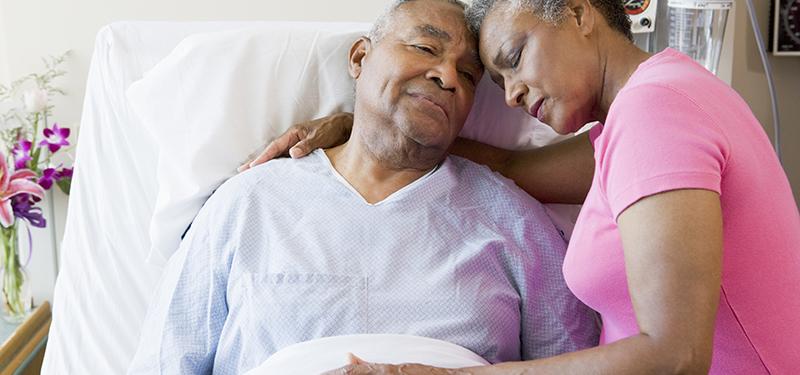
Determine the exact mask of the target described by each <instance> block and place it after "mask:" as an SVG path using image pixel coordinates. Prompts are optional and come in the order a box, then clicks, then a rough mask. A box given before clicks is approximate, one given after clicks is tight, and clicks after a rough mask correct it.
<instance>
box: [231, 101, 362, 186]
mask: <svg viewBox="0 0 800 375" xmlns="http://www.w3.org/2000/svg"><path fill="white" fill-rule="evenodd" d="M352 128H353V114H352V113H347V112H342V113H337V114H334V115H331V116H328V117H323V118H319V119H316V120H312V121H309V122H305V123H302V124H297V125H294V126H292V127H291V128H289V130H287V131H286V132H285V133H283V134H281V136H279V137H278V138H275V139H274V140H273V141H272V142H270V143H269V145H267V147H266V148H265V149H264V151H262V152H261V154H260V155H258V156H257V157H256V158H255V159H253V160H250V161H248V162H247V163H244V164H242V165H241V166H240V167H239V168H238V169H237V170H238V171H239V172H243V171H246V170H248V169H250V168H252V167H255V166H256V165H259V164H262V163H266V162H267V161H270V160H272V159H275V158H277V157H280V156H287V155H288V156H291V157H292V158H293V159H297V158H301V157H303V156H306V155H308V154H309V153H311V151H314V150H316V149H318V148H328V147H333V146H338V145H340V144H342V143H344V142H346V141H347V139H348V138H350V130H351V129H352Z"/></svg>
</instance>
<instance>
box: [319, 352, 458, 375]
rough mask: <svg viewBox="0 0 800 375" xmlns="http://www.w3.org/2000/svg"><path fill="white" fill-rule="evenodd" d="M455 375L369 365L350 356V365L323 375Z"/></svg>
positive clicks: (453, 373)
mask: <svg viewBox="0 0 800 375" xmlns="http://www.w3.org/2000/svg"><path fill="white" fill-rule="evenodd" d="M362 374H370V375H373V374H375V375H457V374H458V371H457V370H452V369H443V368H438V367H431V366H425V365H419V364H402V365H383V364H377V363H369V362H367V361H364V360H363V359H361V358H358V357H356V356H355V355H353V354H352V353H351V354H350V364H349V365H347V366H344V367H341V368H338V369H336V370H331V371H328V372H326V373H324V374H323V375H362Z"/></svg>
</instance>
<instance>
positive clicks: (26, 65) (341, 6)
mask: <svg viewBox="0 0 800 375" xmlns="http://www.w3.org/2000/svg"><path fill="white" fill-rule="evenodd" d="M661 1H662V2H666V0H661ZM467 2H468V1H467ZM634 2H635V1H634ZM753 2H754V4H755V10H756V18H757V19H758V21H759V22H760V27H761V29H762V30H761V35H762V37H763V38H764V40H765V41H768V40H769V38H771V37H772V30H769V28H770V27H771V22H770V19H771V17H773V13H772V10H771V4H770V3H771V2H780V4H784V3H791V2H794V4H795V6H798V4H800V3H798V1H796V0H778V1H776V0H754V1H753ZM385 5H386V1H373V0H336V1H330V0H302V1H280V0H261V1H254V0H227V1H219V0H136V1H133V0H24V1H20V0H0V83H3V84H8V82H10V81H12V80H13V79H15V78H18V77H20V76H23V75H25V74H28V73H31V72H36V71H40V70H41V69H42V68H43V64H42V60H41V59H42V58H43V57H47V56H57V55H60V54H61V53H63V52H65V51H67V50H69V51H71V52H70V54H69V56H68V58H67V60H66V61H65V62H64V64H63V66H62V67H63V68H64V69H65V70H66V72H67V74H66V75H65V76H64V77H63V78H60V79H59V80H58V81H57V85H58V86H59V87H61V88H63V89H64V90H65V92H66V95H64V96H61V97H56V98H55V99H54V101H53V102H52V103H51V104H53V105H54V112H53V116H52V118H54V119H56V121H57V122H58V123H59V124H60V125H61V126H62V127H63V126H68V127H70V128H71V129H72V131H73V135H72V136H71V137H70V140H71V142H73V143H77V140H78V134H79V133H80V131H81V120H82V119H81V116H82V108H83V104H84V95H85V92H86V86H87V83H86V81H87V76H88V75H89V71H90V62H91V59H92V55H93V51H94V49H95V42H96V35H97V33H98V31H99V30H101V29H102V28H103V27H104V26H105V25H108V24H111V23H114V22H118V21H126V20H137V21H265V20H266V21H273V20H275V21H325V22H331V21H333V22H339V21H347V22H350V21H353V22H370V21H371V20H373V19H375V17H376V16H378V15H379V13H380V12H381V11H382V10H383V9H384V7H385ZM795 14H798V12H795ZM794 21H795V23H797V21H798V20H797V19H795V20H794ZM659 22H666V21H664V20H661V21H659ZM796 27H798V29H800V26H796ZM768 59H769V62H770V64H771V66H772V74H773V76H774V82H775V92H776V93H777V99H778V103H777V104H778V111H779V115H780V120H781V124H782V126H781V131H782V134H781V148H782V162H783V165H784V168H785V170H786V173H787V175H788V177H789V180H790V183H791V185H792V187H793V189H794V196H795V200H796V201H800V105H798V104H800V56H775V55H774V54H772V53H769V54H768ZM717 75H718V76H719V77H720V78H721V79H722V80H724V81H725V82H727V83H729V84H730V85H731V86H732V87H733V88H734V89H735V90H736V91H737V92H738V93H739V94H740V95H741V96H742V97H743V98H744V99H745V100H746V101H747V103H748V104H749V105H750V107H751V108H752V110H753V112H754V113H755V115H756V116H757V117H758V119H759V120H760V122H761V123H762V124H763V126H764V128H765V131H766V133H767V134H768V135H770V137H772V135H773V134H774V129H773V115H772V109H771V102H770V95H769V90H768V84H767V79H766V75H765V69H764V67H763V65H762V61H761V59H760V56H759V50H758V46H757V44H756V40H755V38H754V34H753V30H752V28H751V24H750V19H749V16H748V12H747V5H746V2H745V0H735V1H734V6H733V8H732V9H731V10H730V12H729V14H728V22H727V24H726V27H725V34H724V42H723V46H722V51H721V56H720V59H719V66H718V69H717ZM77 147H81V146H80V144H78V146H77ZM69 152H71V153H73V154H74V149H72V150H70V151H69ZM68 159H69V158H67V160H68ZM101 178H102V177H101ZM50 202H52V204H50ZM43 207H44V208H45V209H44V212H45V216H46V218H47V220H48V225H47V227H46V228H42V229H39V228H33V229H32V235H33V239H32V241H33V244H34V245H33V256H32V258H31V261H30V264H29V266H28V269H29V274H30V278H31V280H32V296H33V300H34V302H35V304H40V303H41V302H43V301H52V300H53V292H54V285H55V281H56V275H57V273H58V272H59V268H60V263H61V262H59V260H60V257H62V255H61V253H60V244H61V241H62V238H63V235H64V228H65V221H66V218H67V211H68V209H69V197H68V196H67V195H65V194H63V193H62V192H60V191H58V190H56V189H54V190H53V191H52V193H50V194H49V195H48V196H47V197H46V204H44V205H43ZM84 229H85V230H87V231H91V230H92V228H84ZM63 256H69V254H65V255H63ZM0 341H3V340H0Z"/></svg>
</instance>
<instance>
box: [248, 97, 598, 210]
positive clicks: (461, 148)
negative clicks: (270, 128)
mask: <svg viewBox="0 0 800 375" xmlns="http://www.w3.org/2000/svg"><path fill="white" fill-rule="evenodd" d="M352 126H353V114H352V113H346V112H342V113H337V114H334V115H331V116H328V117H323V118H320V119H316V120H313V121H309V122H306V123H302V124H297V125H295V126H292V127H291V128H289V129H288V130H287V131H286V132H285V133H283V134H282V135H280V136H279V137H278V138H276V139H274V140H273V141H272V142H270V143H269V145H267V147H266V148H265V149H264V151H262V152H261V154H260V155H258V156H257V157H256V158H255V159H253V160H251V161H249V162H247V163H245V164H243V165H242V166H240V167H239V171H240V172H242V171H245V170H247V169H249V168H252V167H254V166H256V165H258V164H261V163H265V162H267V161H269V160H271V159H274V158H277V157H279V156H285V155H291V157H293V158H299V157H303V156H305V155H308V154H309V153H310V152H311V151H314V150H315V149H317V148H328V147H333V146H337V145H340V144H342V143H344V142H345V141H347V138H349V137H350V130H351V129H352ZM450 152H451V153H452V154H455V155H458V156H462V157H465V158H467V159H470V160H472V161H474V162H476V163H479V164H485V165H488V166H489V167H490V168H492V169H493V170H495V171H497V172H499V173H501V174H503V175H504V176H506V177H508V178H510V179H512V180H514V182H516V183H517V185H519V186H520V187H521V188H522V189H524V190H525V191H527V192H528V194H530V195H532V196H533V197H534V198H536V199H538V200H539V201H541V202H545V203H575V204H578V203H583V201H584V199H585V198H586V195H587V194H588V193H589V187H590V186H591V184H592V176H593V174H594V156H593V153H594V150H593V148H592V144H591V142H589V135H588V132H587V133H583V134H580V135H577V136H575V137H573V138H570V139H567V140H564V141H562V142H559V143H556V144H553V145H549V146H545V147H540V148H537V149H534V150H528V151H509V150H504V149H501V148H497V147H492V146H489V145H486V144H483V143H480V142H476V141H471V140H468V139H464V138H458V139H456V140H455V142H454V143H453V144H452V145H451V148H450Z"/></svg>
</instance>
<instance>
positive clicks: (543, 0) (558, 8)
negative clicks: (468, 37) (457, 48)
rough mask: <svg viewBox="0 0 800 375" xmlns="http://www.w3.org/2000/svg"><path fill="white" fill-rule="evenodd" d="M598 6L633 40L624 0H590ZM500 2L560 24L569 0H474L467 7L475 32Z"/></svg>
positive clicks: (610, 20)
mask: <svg viewBox="0 0 800 375" xmlns="http://www.w3.org/2000/svg"><path fill="white" fill-rule="evenodd" d="M589 1H590V2H591V3H592V5H593V6H594V7H595V8H597V9H598V10H599V11H600V13H601V14H602V15H603V17H604V18H605V19H606V22H608V25H609V26H611V28H612V29H614V30H616V31H618V32H620V33H622V35H625V37H627V38H628V39H629V40H633V34H632V33H631V20H630V18H628V14H627V13H625V8H624V7H623V4H622V0H589ZM499 4H508V5H510V6H511V9H519V10H527V11H531V12H533V14H535V15H537V16H538V17H539V18H541V19H542V20H544V21H545V22H549V23H552V24H558V23H560V22H561V21H563V20H564V15H565V10H566V9H567V6H568V4H569V0H474V1H473V2H472V4H470V6H469V7H468V8H467V23H468V24H469V28H470V30H471V31H472V32H473V33H476V34H477V33H478V31H480V28H481V25H482V24H483V20H484V19H485V18H486V15H488V14H489V12H490V11H491V10H492V9H493V8H494V7H495V6H496V5H499Z"/></svg>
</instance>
